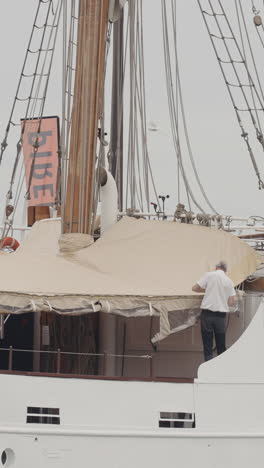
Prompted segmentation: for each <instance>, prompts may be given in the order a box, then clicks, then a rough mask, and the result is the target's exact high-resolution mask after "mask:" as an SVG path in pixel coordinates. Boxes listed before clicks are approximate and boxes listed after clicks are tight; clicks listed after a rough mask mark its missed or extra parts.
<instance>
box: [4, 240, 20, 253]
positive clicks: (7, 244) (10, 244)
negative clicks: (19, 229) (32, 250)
mask: <svg viewBox="0 0 264 468" xmlns="http://www.w3.org/2000/svg"><path fill="white" fill-rule="evenodd" d="M19 245H20V244H19V242H18V241H17V240H16V239H14V238H13V237H4V239H2V240H0V248H1V249H3V248H4V247H9V249H12V250H16V249H17V248H18V247H19Z"/></svg>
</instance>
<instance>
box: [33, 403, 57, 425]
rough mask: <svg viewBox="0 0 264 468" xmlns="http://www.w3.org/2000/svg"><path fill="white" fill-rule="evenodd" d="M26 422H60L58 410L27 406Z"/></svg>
mask: <svg viewBox="0 0 264 468" xmlns="http://www.w3.org/2000/svg"><path fill="white" fill-rule="evenodd" d="M27 424H60V410H59V408H40V407H38V406H28V408H27Z"/></svg>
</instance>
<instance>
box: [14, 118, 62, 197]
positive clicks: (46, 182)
mask: <svg viewBox="0 0 264 468" xmlns="http://www.w3.org/2000/svg"><path fill="white" fill-rule="evenodd" d="M39 122H40V121H39V119H32V120H26V124H25V121H24V120H22V121H21V125H22V127H23V125H24V124H25V129H24V136H23V153H24V163H25V171H26V184H27V189H28V186H29V181H30V180H29V179H30V172H31V168H32V161H33V158H34V157H35V162H34V168H33V174H32V180H31V184H30V199H29V200H28V206H47V205H54V203H55V199H56V189H57V176H58V148H59V130H58V128H59V118H58V117H43V118H42V119H41V124H40V131H38V130H39ZM36 141H37V151H36V152H34V146H33V145H34V143H36Z"/></svg>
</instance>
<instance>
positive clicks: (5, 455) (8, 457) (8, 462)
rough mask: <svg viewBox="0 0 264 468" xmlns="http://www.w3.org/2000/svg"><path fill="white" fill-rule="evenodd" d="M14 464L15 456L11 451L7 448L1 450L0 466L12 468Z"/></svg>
mask: <svg viewBox="0 0 264 468" xmlns="http://www.w3.org/2000/svg"><path fill="white" fill-rule="evenodd" d="M14 462H15V454H14V452H13V450H12V449H10V448H7V449H5V450H3V452H2V454H1V466H4V467H5V468H8V467H9V466H13V464H14Z"/></svg>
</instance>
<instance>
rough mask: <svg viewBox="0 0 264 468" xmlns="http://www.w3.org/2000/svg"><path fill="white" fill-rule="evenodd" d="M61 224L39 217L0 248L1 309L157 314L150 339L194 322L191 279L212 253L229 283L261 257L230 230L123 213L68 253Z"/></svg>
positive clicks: (211, 262)
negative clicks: (11, 244)
mask: <svg viewBox="0 0 264 468" xmlns="http://www.w3.org/2000/svg"><path fill="white" fill-rule="evenodd" d="M60 231H61V223H60V220H42V221H39V222H37V223H35V225H34V226H33V228H32V230H31V231H30V232H29V234H28V236H27V238H26V240H25V241H24V242H23V243H22V244H21V246H20V247H19V249H18V250H17V251H16V252H14V253H12V254H6V253H2V254H1V255H0V262H1V279H0V309H1V311H2V312H5V313H22V312H26V311H28V312H32V311H54V312H57V313H60V314H71V315H73V314H82V313H87V312H96V311H98V310H102V311H104V312H107V313H115V314H120V315H123V316H128V317H129V316H145V315H158V316H160V317H161V323H160V332H159V333H158V334H157V336H155V337H154V341H157V340H160V339H161V338H164V337H165V336H167V335H168V334H170V333H171V332H173V331H177V330H180V329H183V328H186V327H187V326H190V325H193V324H194V323H195V319H196V316H197V314H198V312H199V306H200V303H201V295H200V294H195V293H192V290H191V288H192V285H193V284H194V283H196V281H197V280H198V279H199V278H200V277H201V275H203V274H204V273H205V272H206V271H210V270H213V269H214V268H215V264H216V263H217V262H218V261H219V260H225V261H226V262H227V263H228V267H229V271H228V273H229V276H230V277H231V279H232V280H233V281H234V283H235V285H237V284H239V283H241V282H242V281H243V280H244V279H245V278H246V277H247V276H248V275H250V274H251V273H253V272H254V271H255V270H256V267H257V265H258V264H259V262H260V260H259V259H258V256H257V254H256V252H255V251H254V250H253V249H251V248H250V247H249V246H248V245H247V244H245V243H244V242H243V241H242V240H240V239H239V238H237V237H235V236H234V235H232V234H229V233H226V232H224V231H222V230H216V229H210V228H207V227H202V226H196V225H189V224H185V223H175V222H169V221H149V220H144V219H135V218H123V219H122V220H121V221H119V222H118V223H116V224H115V225H114V226H113V227H112V228H111V229H110V230H109V231H107V232H106V233H105V234H104V235H103V236H102V237H101V238H100V239H99V240H98V241H96V242H95V243H93V244H92V245H90V246H89V247H86V248H83V249H80V250H79V251H77V252H69V253H60V252H59V247H58V240H59V238H60Z"/></svg>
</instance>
